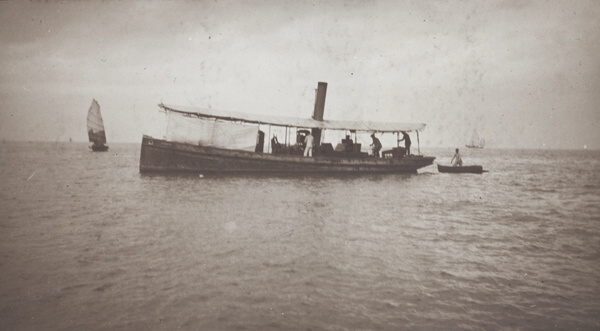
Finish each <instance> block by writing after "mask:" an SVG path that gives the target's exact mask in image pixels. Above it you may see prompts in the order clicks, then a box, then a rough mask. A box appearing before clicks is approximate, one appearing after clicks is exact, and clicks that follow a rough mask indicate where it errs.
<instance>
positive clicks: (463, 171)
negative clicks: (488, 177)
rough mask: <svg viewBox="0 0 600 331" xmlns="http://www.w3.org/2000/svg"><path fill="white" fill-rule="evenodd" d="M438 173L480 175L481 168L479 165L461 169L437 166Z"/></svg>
mask: <svg viewBox="0 0 600 331" xmlns="http://www.w3.org/2000/svg"><path fill="white" fill-rule="evenodd" d="M437 167H438V171H439V172H443V173H451V174H467V173H468V174H481V173H483V167H482V166H480V165H470V166H462V167H454V166H445V165H441V164H438V165H437Z"/></svg>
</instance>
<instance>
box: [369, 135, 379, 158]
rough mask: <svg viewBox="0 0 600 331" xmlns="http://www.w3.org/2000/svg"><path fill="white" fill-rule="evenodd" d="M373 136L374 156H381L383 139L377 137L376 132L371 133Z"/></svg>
mask: <svg viewBox="0 0 600 331" xmlns="http://www.w3.org/2000/svg"><path fill="white" fill-rule="evenodd" d="M371 138H373V143H372V144H371V147H372V148H373V156H374V157H379V151H380V150H381V141H379V139H377V137H375V134H374V133H373V134H372V135H371Z"/></svg>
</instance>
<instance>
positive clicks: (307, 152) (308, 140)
mask: <svg viewBox="0 0 600 331" xmlns="http://www.w3.org/2000/svg"><path fill="white" fill-rule="evenodd" d="M314 144H315V137H313V135H312V132H309V133H308V135H307V136H306V137H305V138H304V156H310V157H312V150H313V145H314Z"/></svg>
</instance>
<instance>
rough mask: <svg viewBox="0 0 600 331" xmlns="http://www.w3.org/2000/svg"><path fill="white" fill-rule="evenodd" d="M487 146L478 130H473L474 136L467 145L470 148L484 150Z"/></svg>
mask: <svg viewBox="0 0 600 331" xmlns="http://www.w3.org/2000/svg"><path fill="white" fill-rule="evenodd" d="M484 146H485V140H484V139H480V138H479V135H478V134H477V131H476V130H473V135H472V136H471V140H469V143H468V144H467V145H466V147H468V148H483V147H484Z"/></svg>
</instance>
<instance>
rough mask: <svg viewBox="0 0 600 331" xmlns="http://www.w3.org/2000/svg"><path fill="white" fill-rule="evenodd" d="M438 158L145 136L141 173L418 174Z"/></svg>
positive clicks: (141, 155) (142, 148) (141, 154)
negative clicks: (287, 151)
mask: <svg viewBox="0 0 600 331" xmlns="http://www.w3.org/2000/svg"><path fill="white" fill-rule="evenodd" d="M434 160H435V157H426V156H409V157H404V158H389V159H383V158H373V157H358V158H340V157H326V156H315V157H303V156H298V155H281V154H269V153H257V152H248V151H241V150H228V149H222V148H215V147H206V146H197V145H193V144H187V143H180V142H172V141H166V140H160V139H154V138H152V137H149V136H144V137H143V139H142V147H141V153H140V172H142V173H151V172H163V173H173V172H191V173H201V174H206V173H416V172H417V169H419V168H422V167H426V166H428V165H430V164H432V163H433V161H434Z"/></svg>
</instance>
